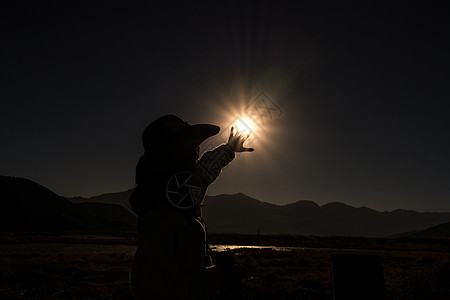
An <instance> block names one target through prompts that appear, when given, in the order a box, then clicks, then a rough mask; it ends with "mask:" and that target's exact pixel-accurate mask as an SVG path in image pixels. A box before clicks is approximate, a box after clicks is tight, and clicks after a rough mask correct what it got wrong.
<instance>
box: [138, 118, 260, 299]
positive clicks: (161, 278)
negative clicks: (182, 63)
mask: <svg viewBox="0 0 450 300" xmlns="http://www.w3.org/2000/svg"><path fill="white" fill-rule="evenodd" d="M219 131H220V128H219V127H218V126H215V125H210V124H198V125H189V124H188V123H186V122H184V121H183V120H182V119H180V118H179V117H177V116H174V115H167V116H163V117H161V118H159V119H157V120H155V121H153V122H152V123H151V124H150V125H149V126H148V127H147V128H146V129H145V130H144V132H143V135H142V141H143V144H144V150H145V152H144V155H143V156H142V157H141V158H140V159H139V162H138V164H137V166H136V187H135V189H134V190H133V193H132V195H131V196H130V205H131V207H132V209H133V210H134V211H135V212H136V214H137V215H138V239H139V245H138V248H137V250H136V253H135V256H134V260H133V265H132V270H131V274H130V283H131V291H132V294H133V297H134V299H208V298H210V297H211V295H213V294H214V293H215V292H216V291H217V290H219V289H221V288H222V287H223V284H224V282H225V277H226V276H225V274H224V270H225V268H221V267H220V266H214V265H212V263H211V258H210V257H209V254H208V251H207V244H206V229H205V223H204V221H203V219H202V216H201V207H200V204H201V203H202V201H203V199H204V196H205V194H206V190H207V188H208V186H209V185H210V184H211V183H212V182H213V181H214V180H215V179H216V178H217V177H218V176H219V174H220V172H221V170H222V168H224V167H225V166H227V165H228V164H229V163H230V162H231V161H232V160H233V159H234V157H235V152H250V151H253V148H246V147H244V146H243V144H244V142H245V140H246V139H247V138H248V137H249V134H248V135H245V136H244V135H242V134H240V133H239V132H236V133H235V132H234V130H233V128H231V132H230V136H229V139H228V142H227V143H226V144H222V145H220V146H218V147H216V148H215V149H213V150H210V151H207V152H205V153H204V154H203V156H202V157H201V158H200V159H199V146H200V144H201V143H202V142H203V141H204V140H206V139H207V138H209V137H211V136H214V135H216V134H217V133H218V132H219ZM225 271H226V270H225Z"/></svg>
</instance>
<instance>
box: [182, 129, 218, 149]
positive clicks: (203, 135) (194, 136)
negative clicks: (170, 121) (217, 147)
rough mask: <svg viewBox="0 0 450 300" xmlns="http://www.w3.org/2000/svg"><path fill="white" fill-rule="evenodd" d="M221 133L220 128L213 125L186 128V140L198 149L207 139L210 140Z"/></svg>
mask: <svg viewBox="0 0 450 300" xmlns="http://www.w3.org/2000/svg"><path fill="white" fill-rule="evenodd" d="M219 131H220V127H219V126H216V125H212V124H196V125H190V126H189V127H188V128H186V130H185V133H186V139H187V141H188V142H189V144H191V145H192V146H195V147H198V146H200V144H201V143H203V141H205V140H206V139H207V138H210V137H212V136H214V135H216V134H218V133H219Z"/></svg>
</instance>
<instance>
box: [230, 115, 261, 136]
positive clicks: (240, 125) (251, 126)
mask: <svg viewBox="0 0 450 300" xmlns="http://www.w3.org/2000/svg"><path fill="white" fill-rule="evenodd" d="M233 127H234V129H235V130H237V131H239V132H240V133H242V134H248V133H251V134H256V129H257V128H256V127H257V126H256V124H255V122H254V121H253V120H252V119H251V118H250V117H238V118H236V120H235V122H234V123H233Z"/></svg>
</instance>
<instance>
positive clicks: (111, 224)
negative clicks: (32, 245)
mask: <svg viewBox="0 0 450 300" xmlns="http://www.w3.org/2000/svg"><path fill="white" fill-rule="evenodd" d="M0 201H1V207H2V209H1V210H0V231H117V230H133V229H134V228H135V227H136V222H135V219H134V216H133V215H131V214H130V213H129V212H128V211H127V210H125V209H124V208H123V207H121V206H119V205H111V204H95V205H86V204H74V203H72V202H70V201H69V200H67V199H65V198H63V197H61V196H58V195H57V194H55V193H54V192H52V191H50V190H49V189H47V188H45V187H43V186H41V185H39V184H37V183H35V182H33V181H31V180H28V179H24V178H15V177H7V176H0ZM127 214H128V215H129V216H127Z"/></svg>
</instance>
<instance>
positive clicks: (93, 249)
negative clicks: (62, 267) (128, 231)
mask: <svg viewBox="0 0 450 300" xmlns="http://www.w3.org/2000/svg"><path fill="white" fill-rule="evenodd" d="M211 249H212V250H214V251H217V252H223V251H229V250H231V251H236V250H239V249H264V250H273V251H301V250H307V249H310V248H305V247H276V246H242V245H211ZM311 249H315V250H321V249H319V248H311ZM135 251H136V246H129V245H101V244H100V245H98V244H70V243H69V244H64V243H28V244H2V245H0V253H25V254H26V253H40V254H42V253H49V254H50V253H51V254H55V253H62V254H86V255H97V254H125V255H134V253H135Z"/></svg>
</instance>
